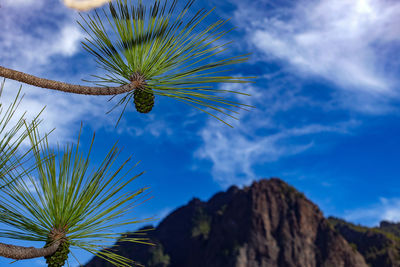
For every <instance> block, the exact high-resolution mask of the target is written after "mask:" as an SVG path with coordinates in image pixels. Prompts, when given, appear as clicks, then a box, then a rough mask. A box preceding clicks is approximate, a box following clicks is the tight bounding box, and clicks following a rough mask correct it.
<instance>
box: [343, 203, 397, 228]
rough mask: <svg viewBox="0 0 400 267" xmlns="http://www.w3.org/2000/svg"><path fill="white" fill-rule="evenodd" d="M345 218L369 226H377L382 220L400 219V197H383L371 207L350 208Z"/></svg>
mask: <svg viewBox="0 0 400 267" xmlns="http://www.w3.org/2000/svg"><path fill="white" fill-rule="evenodd" d="M344 218H345V219H346V220H348V221H351V222H355V223H360V222H362V224H363V225H367V226H377V225H378V224H379V222H380V221H383V220H386V221H392V222H398V221H400V199H399V198H384V197H381V198H380V199H379V202H378V203H376V204H373V205H371V206H369V207H365V208H359V209H355V210H348V211H346V212H345V215H344Z"/></svg>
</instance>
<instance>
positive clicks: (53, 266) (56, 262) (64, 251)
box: [45, 239, 70, 267]
mask: <svg viewBox="0 0 400 267" xmlns="http://www.w3.org/2000/svg"><path fill="white" fill-rule="evenodd" d="M50 242H51V241H50V239H48V240H47V242H46V245H45V247H47V246H48V245H49V244H50ZM69 246H70V243H69V241H68V239H65V240H63V241H62V242H61V244H60V246H59V247H58V249H57V250H56V252H54V253H53V254H52V255H50V256H46V257H45V258H46V263H47V266H48V267H62V266H64V264H65V261H66V260H67V259H68V254H69Z"/></svg>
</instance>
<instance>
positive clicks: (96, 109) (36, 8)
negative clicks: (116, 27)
mask: <svg viewBox="0 0 400 267" xmlns="http://www.w3.org/2000/svg"><path fill="white" fill-rule="evenodd" d="M25 4H27V3H25ZM3 11H4V14H5V15H4V16H2V23H0V32H1V33H2V34H1V37H0V61H1V65H3V66H5V67H8V68H13V69H16V70H19V71H23V72H26V73H29V74H32V75H36V76H38V77H43V78H47V79H54V80H59V81H66V82H70V83H76V84H82V82H81V81H80V78H81V77H85V76H86V77H88V78H89V77H90V76H89V75H90V74H93V73H87V74H86V72H89V71H92V70H90V69H88V68H86V65H79V66H75V65H73V64H74V61H73V60H71V57H72V56H75V55H76V53H78V52H79V51H82V49H81V45H80V41H81V40H83V38H84V34H83V32H82V30H81V29H80V26H79V25H78V24H77V23H76V21H75V20H76V15H77V13H76V12H75V11H73V10H71V9H68V8H66V7H65V6H64V5H63V4H62V3H61V2H57V1H56V2H55V1H38V2H37V4H35V5H32V6H31V7H29V8H28V7H26V6H19V5H18V3H17V2H15V3H14V6H10V5H8V6H7V5H6V6H5V7H2V12H3ZM88 60H91V58H89V57H88ZM82 62H83V61H81V62H80V64H85V63H82ZM64 66H65V67H64ZM60 70H61V71H60ZM77 70H79V72H77ZM71 73H76V74H71ZM95 74H96V73H95ZM20 86H21V83H19V82H15V81H12V80H6V83H5V86H4V93H3V96H2V99H1V101H2V103H4V104H7V103H10V102H11V101H12V100H13V99H14V96H15V94H16V92H17V91H18V89H19V88H20ZM22 92H23V93H25V97H24V100H23V101H22V103H21V105H20V107H19V109H18V111H17V114H16V116H15V118H17V117H18V116H20V115H21V114H22V113H23V112H25V111H28V114H27V118H28V119H29V118H33V116H35V115H36V114H38V113H39V112H40V110H42V108H43V107H44V106H46V109H45V110H44V112H43V113H42V116H41V118H42V119H43V123H42V124H41V127H40V129H41V131H42V132H49V131H50V130H52V129H53V128H56V130H55V131H54V132H53V133H52V134H51V135H50V142H51V143H56V142H61V143H62V142H66V141H72V140H74V138H75V137H76V136H77V134H78V132H79V128H80V122H81V121H83V122H84V123H85V124H87V123H90V125H91V126H92V127H93V128H99V127H104V126H110V125H112V126H114V123H115V117H116V116H118V114H117V112H114V113H112V114H109V115H105V113H106V112H107V111H108V110H110V108H111V107H112V104H111V103H108V102H107V100H108V97H99V96H83V95H74V94H67V93H62V92H56V91H52V90H46V89H42V88H36V87H33V86H30V85H26V84H22Z"/></svg>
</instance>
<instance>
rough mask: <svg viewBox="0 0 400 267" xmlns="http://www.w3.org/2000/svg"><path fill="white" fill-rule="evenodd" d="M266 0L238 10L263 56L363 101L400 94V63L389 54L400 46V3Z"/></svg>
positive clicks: (241, 22) (239, 20) (238, 18)
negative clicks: (274, 1)
mask: <svg viewBox="0 0 400 267" xmlns="http://www.w3.org/2000/svg"><path fill="white" fill-rule="evenodd" d="M266 2H268V3H269V2H270V1H266V0H264V1H254V2H252V4H248V3H247V2H246V4H244V3H238V9H237V11H236V13H235V18H236V19H235V21H236V23H237V24H238V25H239V26H240V27H242V28H244V29H245V30H246V32H247V36H248V38H247V40H249V43H250V44H251V46H253V47H255V48H257V49H258V52H259V53H261V55H264V57H263V58H262V57H261V58H262V59H263V60H270V59H280V60H282V61H284V62H287V63H288V64H287V65H288V66H291V67H292V68H291V71H293V72H295V73H297V74H311V75H316V76H319V77H323V78H325V79H327V80H329V81H331V82H333V83H334V84H336V85H339V86H340V87H341V88H342V89H346V90H348V91H352V92H354V93H362V94H364V97H363V100H365V98H367V97H369V98H370V99H372V98H375V97H377V96H378V97H379V96H386V97H397V96H398V86H396V83H398V79H397V78H396V77H397V76H398V75H397V74H398V72H399V71H400V65H399V64H393V63H391V62H392V61H393V58H392V57H389V56H388V54H390V53H393V52H395V51H396V50H397V49H398V48H399V41H400V28H399V27H397V25H399V23H400V3H398V2H394V1H379V0H352V1H337V0H324V1H321V0H313V1H295V2H293V3H295V4H294V5H282V6H280V7H276V6H275V7H273V8H271V7H270V8H264V9H263V8H261V6H262V5H263V4H264V5H265V4H266ZM389 66H390V67H389ZM396 73H397V74H396ZM344 99H345V98H344ZM354 100H355V99H352V101H353V103H354ZM349 102H350V101H349ZM359 103H360V102H357V103H356V104H355V105H354V106H357V105H358V104H359ZM370 110H371V108H370V107H367V109H366V111H370Z"/></svg>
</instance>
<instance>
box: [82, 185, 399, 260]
mask: <svg viewBox="0 0 400 267" xmlns="http://www.w3.org/2000/svg"><path fill="white" fill-rule="evenodd" d="M335 228H336V229H335ZM339 232H340V227H339V224H338V223H337V224H332V222H331V223H330V222H329V221H328V220H327V219H325V218H324V216H323V214H322V212H321V211H320V210H319V208H318V207H317V206H316V205H315V204H313V203H312V202H311V201H309V200H308V199H307V198H306V197H305V196H304V195H303V194H302V193H300V192H298V191H297V190H296V189H295V188H293V187H291V186H289V185H288V184H286V183H285V182H283V181H282V180H280V179H277V178H272V179H269V180H265V179H264V180H260V181H258V182H254V183H253V184H252V185H251V186H249V187H244V188H243V189H239V188H238V187H236V186H232V187H230V188H229V189H228V190H227V191H226V192H221V193H218V194H216V195H214V196H213V197H212V198H211V199H210V200H208V201H207V202H203V201H201V200H199V199H197V198H194V199H193V200H191V201H190V202H189V203H188V204H187V205H185V206H183V207H180V208H178V209H176V210H175V211H173V212H172V213H171V214H169V215H168V216H167V217H166V218H165V219H164V220H162V222H161V223H160V224H159V225H158V227H156V229H155V230H152V231H149V232H148V233H149V234H148V237H149V238H150V239H151V240H152V242H154V243H155V244H156V246H148V245H143V244H133V243H127V242H125V243H124V242H117V243H116V244H115V246H114V247H112V249H117V250H119V253H120V254H121V255H123V256H125V257H128V258H131V259H133V260H135V261H136V262H137V263H138V266H140V265H139V264H142V265H144V266H147V267H188V266H190V267H200V266H201V267H205V266H207V267H224V266H229V267H230V266H233V267H267V266H268V267H275V266H276V267H286V266H287V267H290V266H293V267H294V266H296V267H303V266H304V267H313V266H321V267H366V266H368V264H367V262H366V261H365V259H364V257H363V256H362V255H361V254H360V252H361V253H364V251H363V250H361V251H360V252H359V251H358V250H357V249H361V247H362V246H361V243H362V242H363V241H360V242H361V243H360V246H359V245H357V247H356V246H355V245H354V244H358V243H357V242H356V241H355V240H356V239H357V238H355V239H354V240H353V239H351V240H352V241H354V242H352V241H350V242H351V244H350V243H349V242H348V241H346V239H345V238H344V237H343V236H342V234H340V233H339ZM357 240H358V239H357ZM377 242H380V241H377ZM85 266H86V267H103V266H104V267H105V266H111V264H108V263H107V262H105V261H104V260H102V259H101V258H97V257H95V258H93V259H92V260H90V261H89V262H88V263H87V264H86V265H85ZM380 266H384V265H380ZM385 266H386V265H385ZM390 266H395V265H390Z"/></svg>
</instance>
